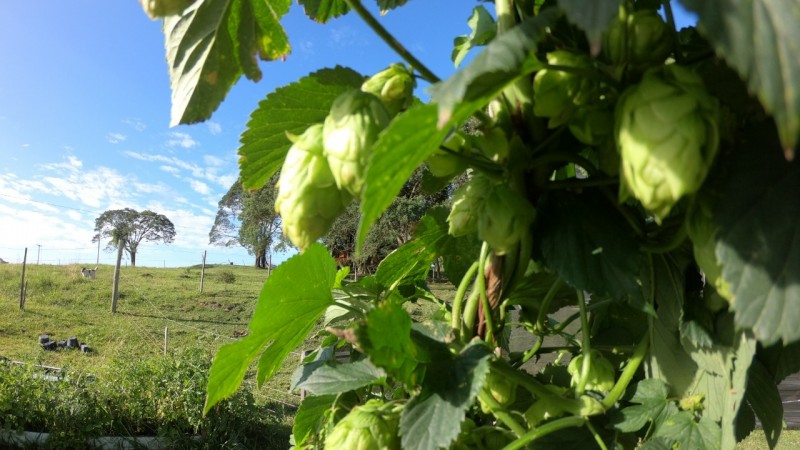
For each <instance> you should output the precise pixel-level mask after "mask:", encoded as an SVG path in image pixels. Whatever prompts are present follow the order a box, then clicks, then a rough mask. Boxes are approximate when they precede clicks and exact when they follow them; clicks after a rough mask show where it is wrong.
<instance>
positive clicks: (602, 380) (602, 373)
mask: <svg viewBox="0 0 800 450" xmlns="http://www.w3.org/2000/svg"><path fill="white" fill-rule="evenodd" d="M584 357H585V356H584V355H583V354H580V355H578V356H576V357H574V358H572V361H570V362H569V366H567V371H568V372H569V374H570V375H572V385H573V386H576V385H577V384H578V382H579V381H580V378H581V372H582V371H583V358H584ZM614 382H615V379H614V366H612V365H611V362H609V360H607V359H606V358H604V357H603V355H601V354H600V353H599V352H597V351H595V350H592V360H591V361H590V364H589V379H588V380H587V382H586V389H590V390H593V391H602V392H608V391H610V390H611V388H613V387H614Z"/></svg>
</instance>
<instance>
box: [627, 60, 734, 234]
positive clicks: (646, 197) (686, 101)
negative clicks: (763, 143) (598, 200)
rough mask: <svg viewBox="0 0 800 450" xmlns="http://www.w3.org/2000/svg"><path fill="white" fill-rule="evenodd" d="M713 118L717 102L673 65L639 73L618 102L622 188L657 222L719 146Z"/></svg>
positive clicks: (698, 178) (693, 185)
mask: <svg viewBox="0 0 800 450" xmlns="http://www.w3.org/2000/svg"><path fill="white" fill-rule="evenodd" d="M718 116H719V106H718V103H717V100H716V99H715V98H713V97H711V96H710V95H709V94H708V93H707V92H706V90H705V87H704V86H703V81H702V80H701V79H700V77H699V76H697V75H696V74H694V73H693V72H690V71H689V70H688V69H686V68H683V67H681V66H678V65H675V64H673V65H669V66H666V67H663V68H660V69H653V70H651V71H649V72H647V73H645V75H644V78H643V79H642V82H641V83H640V84H638V85H636V86H632V87H631V88H629V89H628V90H627V91H625V92H624V93H623V95H622V97H621V98H620V100H619V103H618V104H617V111H616V137H617V145H618V147H619V150H620V156H621V158H622V179H623V185H624V186H623V189H625V190H627V191H629V192H630V193H632V194H633V195H634V196H635V197H636V198H637V199H639V201H640V202H642V205H643V206H644V207H645V208H646V209H648V210H649V211H651V212H652V213H653V214H655V216H656V220H657V221H659V222H660V221H661V219H663V218H664V217H665V216H666V215H667V214H668V213H669V211H670V209H671V208H672V206H673V205H674V204H675V203H676V202H677V201H678V200H679V199H680V198H681V197H683V196H684V195H687V194H693V193H694V192H696V191H697V190H698V189H699V188H700V185H701V184H702V183H703V180H704V179H705V177H706V174H707V173H708V170H709V168H710V167H711V163H712V162H713V159H714V156H715V155H716V153H717V148H718V146H719V133H718V130H717V128H718V120H719V119H718ZM623 192H625V191H623Z"/></svg>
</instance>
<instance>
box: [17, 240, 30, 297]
mask: <svg viewBox="0 0 800 450" xmlns="http://www.w3.org/2000/svg"><path fill="white" fill-rule="evenodd" d="M27 262H28V247H25V256H23V257H22V280H21V281H20V282H19V310H20V311H22V310H23V309H25V264H26V263H27Z"/></svg>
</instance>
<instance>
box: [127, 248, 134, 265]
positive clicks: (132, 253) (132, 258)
mask: <svg viewBox="0 0 800 450" xmlns="http://www.w3.org/2000/svg"><path fill="white" fill-rule="evenodd" d="M128 253H130V254H131V267H136V252H132V251H129V252H128Z"/></svg>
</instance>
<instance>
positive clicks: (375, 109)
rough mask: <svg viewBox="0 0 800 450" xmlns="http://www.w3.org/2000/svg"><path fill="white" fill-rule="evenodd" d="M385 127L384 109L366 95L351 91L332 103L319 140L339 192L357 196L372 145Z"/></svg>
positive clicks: (373, 98) (386, 115)
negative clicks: (321, 142)
mask: <svg viewBox="0 0 800 450" xmlns="http://www.w3.org/2000/svg"><path fill="white" fill-rule="evenodd" d="M388 124H389V114H388V113H387V111H386V108H385V107H384V106H383V103H382V102H381V100H380V99H379V98H378V97H376V96H374V95H372V94H370V93H367V92H362V91H357V90H351V91H347V92H345V93H343V94H341V95H340V96H339V97H338V98H337V99H336V100H335V101H334V102H333V105H332V106H331V112H330V114H328V117H326V118H325V125H324V127H323V131H322V137H323V141H324V148H325V157H326V158H328V164H330V168H331V171H332V172H333V178H334V179H335V180H336V185H337V186H338V187H339V189H343V190H346V191H347V192H349V193H351V194H352V195H353V196H355V197H360V195H361V189H362V188H363V187H364V177H365V175H366V173H365V172H366V169H367V163H368V162H369V156H370V152H371V151H372V144H374V143H375V141H376V140H377V139H378V133H380V132H381V131H382V130H383V129H384V128H386V125H388Z"/></svg>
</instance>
